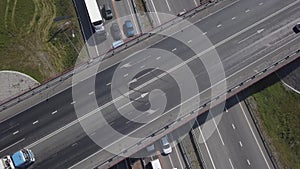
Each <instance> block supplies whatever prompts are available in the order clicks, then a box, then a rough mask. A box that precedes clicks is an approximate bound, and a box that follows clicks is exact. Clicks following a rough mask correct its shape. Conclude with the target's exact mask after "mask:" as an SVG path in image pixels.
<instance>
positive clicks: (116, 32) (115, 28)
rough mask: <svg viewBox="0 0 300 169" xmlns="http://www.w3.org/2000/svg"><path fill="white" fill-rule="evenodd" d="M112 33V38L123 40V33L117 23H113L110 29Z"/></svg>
mask: <svg viewBox="0 0 300 169" xmlns="http://www.w3.org/2000/svg"><path fill="white" fill-rule="evenodd" d="M110 33H111V36H112V38H113V39H114V40H115V41H117V40H120V39H121V32H120V29H119V26H118V24H117V23H112V24H111V27H110Z"/></svg>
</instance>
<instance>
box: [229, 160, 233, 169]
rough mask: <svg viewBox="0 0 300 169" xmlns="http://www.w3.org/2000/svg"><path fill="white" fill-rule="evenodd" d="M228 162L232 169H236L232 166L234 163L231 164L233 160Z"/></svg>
mask: <svg viewBox="0 0 300 169" xmlns="http://www.w3.org/2000/svg"><path fill="white" fill-rule="evenodd" d="M228 161H229V163H230V166H231V168H232V169H234V167H233V164H232V162H231V159H230V158H229V159H228Z"/></svg>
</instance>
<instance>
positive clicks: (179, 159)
mask: <svg viewBox="0 0 300 169" xmlns="http://www.w3.org/2000/svg"><path fill="white" fill-rule="evenodd" d="M173 145H174V146H173V147H174V150H175V152H176V156H177V158H178V161H179V164H180V167H181V168H184V167H183V164H182V161H181V158H180V156H179V153H178V150H177V147H176V145H175V144H173Z"/></svg>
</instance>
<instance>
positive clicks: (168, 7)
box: [165, 0, 171, 11]
mask: <svg viewBox="0 0 300 169" xmlns="http://www.w3.org/2000/svg"><path fill="white" fill-rule="evenodd" d="M165 1H166V4H167V7H168V9H169V11H171V8H170V5H169V2H168V0H165Z"/></svg>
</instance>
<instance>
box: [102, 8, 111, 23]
mask: <svg viewBox="0 0 300 169" xmlns="http://www.w3.org/2000/svg"><path fill="white" fill-rule="evenodd" d="M103 13H104V17H105V19H107V20H109V19H112V18H113V13H112V10H111V8H110V6H109V5H103Z"/></svg>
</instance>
